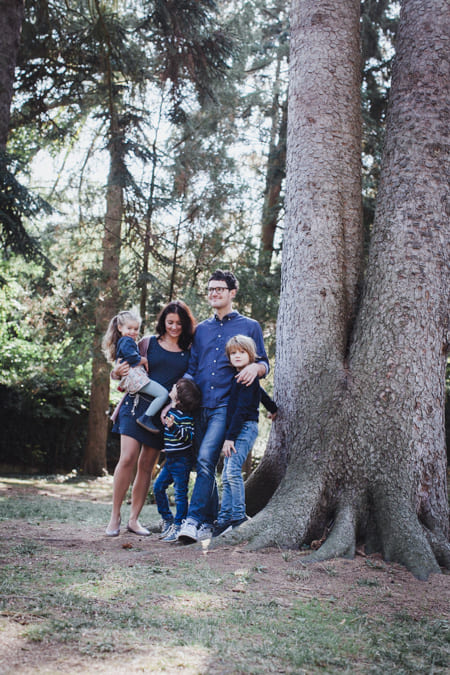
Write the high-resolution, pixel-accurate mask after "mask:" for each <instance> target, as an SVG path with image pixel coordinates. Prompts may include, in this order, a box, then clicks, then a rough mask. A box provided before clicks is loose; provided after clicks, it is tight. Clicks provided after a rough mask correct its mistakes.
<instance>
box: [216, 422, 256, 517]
mask: <svg viewBox="0 0 450 675" xmlns="http://www.w3.org/2000/svg"><path fill="white" fill-rule="evenodd" d="M257 435H258V422H253V421H250V422H245V424H244V426H243V427H242V429H241V433H240V434H239V436H238V437H237V439H236V440H235V442H234V447H235V448H236V453H234V452H232V453H231V457H225V460H224V464H223V471H222V487H223V489H222V505H221V509H220V513H219V516H218V521H219V523H229V522H231V521H235V520H242V519H243V518H245V488H244V480H243V478H242V465H243V464H244V462H245V460H246V459H247V455H248V453H249V452H250V450H251V449H252V448H253V445H254V443H255V441H256V437H257Z"/></svg>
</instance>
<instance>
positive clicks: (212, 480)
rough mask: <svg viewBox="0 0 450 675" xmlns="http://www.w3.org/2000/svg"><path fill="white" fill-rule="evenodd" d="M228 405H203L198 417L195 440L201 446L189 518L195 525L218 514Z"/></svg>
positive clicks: (207, 521) (214, 517) (206, 521)
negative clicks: (218, 471)
mask: <svg viewBox="0 0 450 675" xmlns="http://www.w3.org/2000/svg"><path fill="white" fill-rule="evenodd" d="M226 419H227V408H226V406H222V407H220V408H202V409H201V412H200V415H199V417H198V418H197V419H196V421H195V435H194V440H195V443H196V446H197V447H198V454H197V465H196V471H197V478H196V480H195V485H194V490H193V492H192V497H191V503H190V504H189V511H188V517H187V522H188V523H191V524H192V525H196V526H198V525H201V524H202V523H209V524H210V525H212V524H213V523H214V521H215V520H216V518H217V511H218V508H219V496H218V493H217V484H216V466H217V462H218V461H219V457H220V452H221V450H222V446H223V441H224V438H225V426H226Z"/></svg>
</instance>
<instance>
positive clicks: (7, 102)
mask: <svg viewBox="0 0 450 675" xmlns="http://www.w3.org/2000/svg"><path fill="white" fill-rule="evenodd" d="M23 12H24V8H23V0H0V35H1V40H0V152H4V151H5V149H6V141H7V139H8V131H9V120H10V109H11V100H12V95H13V82H14V70H15V67H16V58H17V52H18V50H19V44H20V32H21V29H22V21H23Z"/></svg>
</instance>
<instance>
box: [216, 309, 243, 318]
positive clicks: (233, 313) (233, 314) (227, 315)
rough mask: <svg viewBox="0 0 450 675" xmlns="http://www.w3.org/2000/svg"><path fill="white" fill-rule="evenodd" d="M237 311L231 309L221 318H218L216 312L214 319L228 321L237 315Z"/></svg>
mask: <svg viewBox="0 0 450 675" xmlns="http://www.w3.org/2000/svg"><path fill="white" fill-rule="evenodd" d="M238 314H239V312H237V311H236V310H235V309H233V310H232V311H231V312H230V313H229V314H225V316H223V317H222V318H220V317H219V316H218V315H217V314H214V319H215V320H216V321H229V320H230V319H233V318H234V317H235V316H237V315H238Z"/></svg>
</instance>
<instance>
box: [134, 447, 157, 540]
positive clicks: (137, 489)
mask: <svg viewBox="0 0 450 675" xmlns="http://www.w3.org/2000/svg"><path fill="white" fill-rule="evenodd" d="M158 457H159V450H155V448H151V447H149V446H148V445H143V446H142V449H141V453H140V455H139V459H138V465H137V472H136V478H135V479H134V483H133V490H132V492H131V510H130V518H129V520H128V527H130V528H131V529H132V530H136V531H138V532H139V530H142V529H143V528H142V525H140V523H139V520H138V518H139V514H140V513H141V511H142V507H143V506H144V504H145V501H146V499H147V495H148V491H149V489H150V482H151V480H152V475H153V469H154V468H155V464H156V462H157V460H158Z"/></svg>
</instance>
